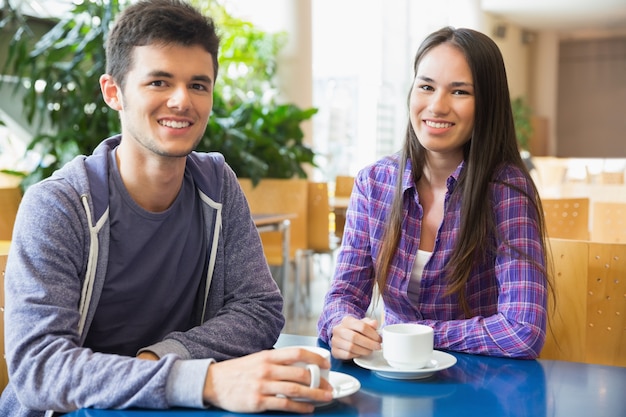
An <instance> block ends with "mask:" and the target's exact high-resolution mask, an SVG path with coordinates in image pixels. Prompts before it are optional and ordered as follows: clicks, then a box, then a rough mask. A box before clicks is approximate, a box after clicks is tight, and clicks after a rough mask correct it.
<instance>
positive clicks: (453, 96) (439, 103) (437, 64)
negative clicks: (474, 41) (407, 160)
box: [409, 43, 475, 162]
mask: <svg viewBox="0 0 626 417" xmlns="http://www.w3.org/2000/svg"><path fill="white" fill-rule="evenodd" d="M474 109H475V99H474V85H473V79H472V72H471V71H470V68H469V65H468V64H467V61H466V59H465V56H464V55H463V53H462V52H461V51H460V50H459V49H457V48H456V47H454V46H451V45H449V44H446V43H444V44H441V45H439V46H436V47H434V48H433V49H431V50H430V51H429V52H427V53H426V54H425V55H424V56H423V57H422V59H421V61H420V63H419V65H418V68H417V75H416V76H415V80H414V82H413V88H412V90H411V97H410V100H409V110H410V120H411V125H412V126H413V129H414V130H415V134H416V135H417V138H418V140H419V141H420V143H421V144H422V146H423V147H424V148H426V150H427V151H428V153H429V155H431V156H432V155H434V154H437V155H439V156H443V157H447V156H452V157H455V158H457V159H458V160H459V162H460V161H461V160H462V158H463V145H465V143H467V141H468V140H469V139H470V138H471V136H472V130H473V129H474Z"/></svg>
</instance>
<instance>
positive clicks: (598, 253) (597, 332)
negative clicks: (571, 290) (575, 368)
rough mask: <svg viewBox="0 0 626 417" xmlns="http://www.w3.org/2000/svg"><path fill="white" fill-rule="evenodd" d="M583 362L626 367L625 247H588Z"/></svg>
mask: <svg viewBox="0 0 626 417" xmlns="http://www.w3.org/2000/svg"><path fill="white" fill-rule="evenodd" d="M587 294H588V297H587V326H586V327H587V345H586V350H587V357H586V360H587V362H590V363H598V364H604V365H618V366H626V244H625V243H621V244H620V243H601V242H590V243H589V273H588V276H587Z"/></svg>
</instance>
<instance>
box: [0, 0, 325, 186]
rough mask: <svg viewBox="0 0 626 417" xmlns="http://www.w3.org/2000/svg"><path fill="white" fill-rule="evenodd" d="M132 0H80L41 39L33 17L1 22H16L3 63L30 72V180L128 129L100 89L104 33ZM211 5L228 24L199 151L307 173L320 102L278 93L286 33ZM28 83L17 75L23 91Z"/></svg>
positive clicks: (277, 173) (262, 171)
mask: <svg viewBox="0 0 626 417" xmlns="http://www.w3.org/2000/svg"><path fill="white" fill-rule="evenodd" d="M124 4H125V2H124V0H109V1H106V0H91V1H85V2H76V3H74V6H73V9H72V11H71V13H70V14H69V15H68V16H66V17H64V18H62V19H60V20H59V21H58V22H56V24H53V27H52V28H51V29H50V30H49V31H48V32H47V33H45V35H43V36H42V37H41V38H39V39H34V38H33V37H32V36H27V34H29V33H31V31H29V30H28V21H27V20H25V19H13V20H7V19H4V20H2V24H3V25H4V27H0V30H4V31H7V28H10V27H12V40H11V42H10V44H9V48H8V54H7V60H6V63H5V65H4V67H3V68H2V69H1V70H2V72H3V73H4V74H13V75H16V76H17V77H19V79H23V80H28V81H29V84H28V83H26V84H27V88H26V91H25V93H24V95H23V102H24V108H25V109H26V119H27V121H28V123H30V124H31V125H32V126H33V127H34V128H35V131H36V132H37V133H36V134H35V136H34V137H33V139H32V141H31V142H30V145H29V150H30V149H37V151H38V152H39V153H40V154H41V156H42V157H41V160H40V162H39V164H38V167H37V168H36V169H35V170H34V171H33V172H31V173H30V174H29V175H28V176H27V177H26V179H25V180H24V182H23V187H27V186H28V185H29V184H32V183H34V182H36V181H39V180H41V179H43V178H45V177H47V176H49V175H50V174H51V173H52V172H53V171H54V170H56V169H58V168H59V167H60V166H62V165H63V164H65V163H66V162H67V161H69V160H70V159H72V158H73V157H74V156H75V155H78V154H89V153H91V152H92V151H93V149H94V148H95V146H96V145H97V144H98V143H99V142H100V141H101V140H102V139H103V138H104V137H107V136H109V135H112V134H115V133H118V132H119V131H120V125H119V119H118V116H117V113H116V112H114V111H112V110H111V109H109V108H108V106H107V105H106V104H105V103H104V101H103V100H102V98H101V95H100V88H99V83H98V77H99V76H100V74H102V73H103V72H104V70H105V68H104V66H105V56H104V40H105V39H106V35H107V32H108V30H109V28H110V26H111V24H112V23H113V21H114V19H115V15H116V14H117V13H118V12H119V10H120V9H121V8H122V7H123V6H124ZM198 4H200V2H198ZM202 4H203V7H205V10H210V11H211V15H212V16H214V17H215V20H216V23H217V25H218V28H221V31H222V33H221V38H222V46H221V48H220V58H219V59H220V66H221V71H220V76H219V77H218V79H217V82H216V88H215V95H214V106H213V115H212V117H211V118H210V122H209V125H208V126H207V129H206V133H205V135H204V137H203V139H202V141H201V143H200V145H199V148H198V150H203V151H219V152H221V153H223V154H224V156H225V158H226V161H227V162H228V163H229V164H230V165H231V166H232V167H233V169H234V170H235V172H236V173H237V175H238V176H241V177H249V178H251V179H252V180H253V182H254V183H257V182H258V181H259V180H260V179H261V178H264V177H274V178H292V177H294V176H298V177H301V178H305V177H306V172H305V170H304V166H305V165H306V164H312V165H314V162H313V158H314V152H313V150H312V149H311V148H310V147H308V146H307V145H306V144H304V143H303V132H302V130H301V128H300V124H301V123H302V122H303V121H305V120H308V119H310V118H311V117H312V116H313V115H314V114H315V112H316V111H317V110H316V109H313V108H310V109H300V108H299V107H297V106H295V105H294V104H290V103H279V102H278V101H277V100H276V98H275V83H274V76H275V73H276V55H277V53H278V51H279V50H280V48H281V47H282V46H283V45H284V43H285V39H284V37H285V35H284V34H269V33H266V32H263V31H261V30H259V29H258V28H255V27H254V26H253V25H252V24H250V23H248V22H244V21H242V20H238V19H235V18H233V17H231V16H230V15H229V14H228V13H227V12H226V10H225V9H224V8H223V7H222V6H220V5H219V4H218V3H217V2H210V3H208V5H206V4H205V3H202ZM14 15H15V16H19V13H14ZM246 68H247V69H253V71H246ZM237 70H238V71H240V72H241V74H238V73H237ZM38 80H54V82H45V83H42V82H41V81H39V82H36V81H38ZM22 85H23V83H16V85H15V91H16V92H17V91H19V90H20V88H22Z"/></svg>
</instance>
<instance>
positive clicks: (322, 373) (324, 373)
mask: <svg viewBox="0 0 626 417" xmlns="http://www.w3.org/2000/svg"><path fill="white" fill-rule="evenodd" d="M292 347H296V348H300V349H306V350H309V351H311V352H313V353H316V354H318V355H320V356H321V357H322V358H324V359H326V360H327V361H330V350H328V349H324V348H323V347H319V346H292ZM294 365H295V366H300V367H302V368H307V365H311V364H308V363H306V362H296V363H294ZM312 366H315V367H316V368H317V374H318V376H317V378H318V381H317V386H315V387H313V386H311V388H317V387H319V378H324V379H325V380H326V381H328V380H329V377H330V369H320V368H319V367H318V366H317V365H312ZM311 379H313V375H311Z"/></svg>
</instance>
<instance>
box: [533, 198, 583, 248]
mask: <svg viewBox="0 0 626 417" xmlns="http://www.w3.org/2000/svg"><path fill="white" fill-rule="evenodd" d="M541 204H542V205H543V211H544V215H545V219H546V228H547V233H548V236H549V237H554V238H561V239H576V240H588V239H589V199H588V198H542V199H541Z"/></svg>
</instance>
